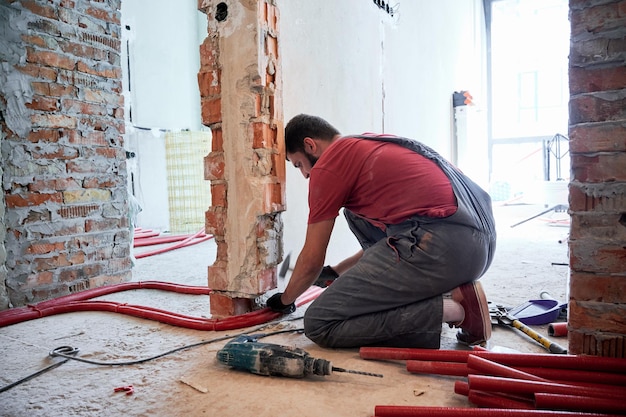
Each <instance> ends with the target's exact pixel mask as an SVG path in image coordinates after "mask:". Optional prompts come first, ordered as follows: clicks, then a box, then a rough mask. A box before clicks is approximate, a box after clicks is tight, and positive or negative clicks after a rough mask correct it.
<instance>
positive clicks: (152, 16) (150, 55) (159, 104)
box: [122, 0, 207, 231]
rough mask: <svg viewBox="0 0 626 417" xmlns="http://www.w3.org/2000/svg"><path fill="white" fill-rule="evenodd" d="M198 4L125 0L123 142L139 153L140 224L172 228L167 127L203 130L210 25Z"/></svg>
mask: <svg viewBox="0 0 626 417" xmlns="http://www.w3.org/2000/svg"><path fill="white" fill-rule="evenodd" d="M197 6H198V4H197V1H195V0H182V1H181V0H177V1H172V0H152V1H150V2H146V1H140V0H123V1H122V70H123V80H124V91H125V118H126V124H127V128H126V135H125V141H126V149H127V150H129V151H132V152H134V153H135V155H136V156H135V158H133V159H130V160H129V161H128V169H129V177H130V176H131V175H132V176H133V177H134V180H135V182H134V184H131V185H134V191H135V197H136V198H137V200H138V201H139V204H140V205H141V208H142V211H141V213H140V214H139V216H138V221H137V226H140V227H143V228H146V229H155V230H158V231H167V230H169V209H168V191H167V172H166V159H165V155H166V152H165V139H164V131H165V130H173V131H177V130H182V129H189V130H192V131H198V130H205V128H204V127H203V126H202V123H201V117H200V92H199V88H198V78H197V77H198V70H199V68H200V51H199V45H200V43H201V42H202V41H203V40H204V39H205V38H206V33H207V29H206V15H205V14H203V13H201V12H200V11H198V9H197ZM127 27H128V28H127ZM127 46H128V51H127ZM127 52H128V54H127ZM127 62H129V63H130V65H128V64H127ZM129 81H130V92H128V89H129ZM131 112H132V113H131ZM146 129H150V130H146Z"/></svg>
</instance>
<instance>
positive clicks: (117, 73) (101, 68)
mask: <svg viewBox="0 0 626 417" xmlns="http://www.w3.org/2000/svg"><path fill="white" fill-rule="evenodd" d="M76 69H77V70H78V71H80V72H84V73H87V74H91V75H98V76H100V77H104V78H121V76H122V70H121V69H120V68H119V67H114V66H109V65H104V64H98V65H95V66H94V65H90V64H89V63H87V62H83V61H78V62H77V63H76Z"/></svg>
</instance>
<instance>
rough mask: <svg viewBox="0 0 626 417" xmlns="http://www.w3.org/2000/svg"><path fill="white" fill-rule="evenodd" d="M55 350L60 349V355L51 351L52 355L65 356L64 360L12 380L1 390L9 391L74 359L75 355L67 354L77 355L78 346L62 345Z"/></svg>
mask: <svg viewBox="0 0 626 417" xmlns="http://www.w3.org/2000/svg"><path fill="white" fill-rule="evenodd" d="M55 350H57V351H59V355H52V352H50V356H63V357H64V358H65V359H63V360H62V361H59V362H57V363H54V364H52V365H50V366H48V367H46V368H43V369H42V370H40V371H37V372H35V373H33V374H30V375H28V376H27V377H24V378H22V379H20V380H19V381H15V382H12V383H10V384H9V385H6V386H4V387H2V388H0V392H4V391H8V390H10V389H11V388H13V387H16V386H18V385H20V384H22V383H24V382H26V381H29V380H31V379H33V378H35V377H37V376H39V375H41V374H44V373H46V372H48V371H51V370H53V369H54V368H57V367H59V366H61V365H63V364H64V363H65V362H67V361H69V360H70V359H74V357H72V356H66V354H67V355H76V354H77V353H78V348H74V347H71V346H61V347H58V348H56V349H55ZM62 350H63V351H65V352H64V353H63V354H60V352H61V351H62Z"/></svg>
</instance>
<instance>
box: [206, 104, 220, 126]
mask: <svg viewBox="0 0 626 417" xmlns="http://www.w3.org/2000/svg"><path fill="white" fill-rule="evenodd" d="M201 113H202V123H203V124H205V125H207V126H210V125H212V124H214V123H218V122H221V121H222V100H221V98H219V97H218V98H215V97H213V98H203V99H202V102H201Z"/></svg>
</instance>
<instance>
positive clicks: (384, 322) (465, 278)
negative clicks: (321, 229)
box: [304, 136, 496, 349]
mask: <svg viewBox="0 0 626 417" xmlns="http://www.w3.org/2000/svg"><path fill="white" fill-rule="evenodd" d="M349 137H356V138H360V139H366V140H378V141H384V142H392V143H396V144H398V145H401V146H404V147H406V148H408V149H411V150H413V151H415V152H417V153H419V154H420V155H422V156H425V157H426V158H428V159H431V160H432V161H434V162H435V163H436V164H437V165H438V166H439V167H440V168H441V169H442V170H443V172H444V173H445V174H446V176H447V177H448V178H449V179H450V183H451V184H452V189H453V191H454V195H455V197H456V201H457V205H458V208H457V211H456V212H455V213H454V214H453V215H451V216H449V217H446V218H431V217H425V216H413V217H411V218H410V219H408V220H406V221H404V222H402V223H400V224H396V225H387V228H386V231H382V230H381V229H379V228H378V227H376V226H374V225H372V224H371V223H370V222H368V221H367V220H365V219H363V218H361V217H358V216H356V215H355V214H354V213H352V212H350V211H349V210H347V209H344V215H345V217H346V219H347V221H348V225H349V226H350V229H351V230H352V232H353V233H354V234H355V236H356V237H357V239H358V240H359V243H360V244H361V246H362V248H363V249H364V252H363V256H362V258H361V259H360V260H359V262H358V263H357V264H356V265H355V266H354V267H353V268H351V269H350V270H348V271H346V272H345V273H344V274H343V275H342V276H341V277H340V278H338V279H337V280H335V282H334V283H333V284H332V285H330V286H329V287H328V288H326V290H325V291H324V292H323V293H322V294H320V296H319V297H318V298H317V299H316V300H315V301H314V302H313V303H312V304H311V305H310V306H309V307H308V309H307V311H306V312H305V316H304V329H305V334H306V335H307V337H308V338H309V339H311V340H312V341H314V342H315V343H317V344H319V345H321V346H326V347H337V348H341V347H360V346H367V345H377V346H395V347H414V348H435V349H436V348H439V346H440V337H441V326H442V317H443V301H442V300H443V294H444V293H446V292H449V291H451V290H452V289H454V288H456V287H458V286H460V285H462V284H464V283H467V282H470V281H474V280H476V279H478V278H480V277H481V276H482V275H483V274H484V273H485V272H486V271H487V269H488V268H489V265H490V264H491V261H492V259H493V255H494V252H495V242H496V230H495V222H494V218H493V212H492V209H491V199H490V197H489V195H488V194H487V193H486V192H485V191H484V190H483V189H481V188H480V187H479V186H478V185H477V184H476V183H474V182H473V181H472V180H470V179H469V178H468V177H467V176H466V175H464V174H463V173H461V172H460V171H459V170H458V169H456V168H455V167H454V166H452V165H451V164H450V163H449V162H448V161H446V160H445V159H444V158H443V157H441V156H440V155H439V154H438V153H437V152H435V151H434V150H432V149H430V148H429V147H427V146H425V145H424V144H422V143H419V142H417V141H414V140H411V139H406V138H398V137H368V136H349ZM398 174H399V175H401V172H399V173H398ZM408 191H409V190H407V192H408Z"/></svg>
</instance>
